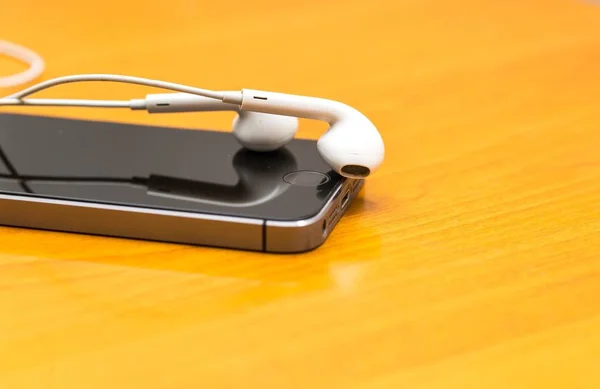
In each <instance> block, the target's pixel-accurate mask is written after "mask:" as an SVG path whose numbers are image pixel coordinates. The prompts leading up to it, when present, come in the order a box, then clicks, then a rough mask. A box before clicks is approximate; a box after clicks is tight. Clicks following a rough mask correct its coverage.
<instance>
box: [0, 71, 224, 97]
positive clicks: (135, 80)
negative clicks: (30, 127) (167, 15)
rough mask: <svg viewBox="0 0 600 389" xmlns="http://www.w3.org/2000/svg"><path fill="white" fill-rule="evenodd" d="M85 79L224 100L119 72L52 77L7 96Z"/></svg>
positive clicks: (210, 93) (203, 91)
mask: <svg viewBox="0 0 600 389" xmlns="http://www.w3.org/2000/svg"><path fill="white" fill-rule="evenodd" d="M84 81H110V82H121V83H126V84H137V85H144V86H150V87H155V88H162V89H170V90H173V91H177V92H183V93H189V94H193V95H199V96H204V97H209V98H213V99H218V100H223V97H224V94H223V93H222V92H215V91H211V90H208V89H200V88H195V87H192V86H187V85H182V84H176V83H173V82H166V81H159V80H152V79H149V78H142V77H132V76H123V75H118V74H76V75H72V76H64V77H57V78H53V79H50V80H48V81H44V82H41V83H39V84H37V85H33V86H31V87H29V88H26V89H24V90H22V91H20V92H17V93H13V94H12V95H10V96H7V98H8V99H19V100H20V99H22V98H24V97H27V96H29V95H31V94H33V93H36V92H39V91H42V90H44V89H48V88H51V87H53V86H57V85H62V84H69V83H73V82H84Z"/></svg>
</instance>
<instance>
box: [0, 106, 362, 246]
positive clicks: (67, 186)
mask: <svg viewBox="0 0 600 389" xmlns="http://www.w3.org/2000/svg"><path fill="white" fill-rule="evenodd" d="M362 186H363V181H362V180H353V179H347V178H345V177H342V176H340V175H339V174H337V173H336V172H335V171H332V170H331V168H330V167H329V166H328V165H327V164H326V163H325V161H324V160H323V159H322V158H321V157H320V155H319V153H318V151H317V145H316V141H314V140H307V139H294V140H293V141H292V142H290V143H289V144H288V145H286V146H285V147H284V148H282V149H279V150H277V151H273V152H252V151H249V150H247V149H245V148H243V147H241V146H240V144H239V143H238V142H237V141H236V139H235V138H234V136H233V134H231V133H228V132H220V131H210V130H196V129H186V128H168V127H159V126H146V125H136V124H126V123H115V122H100V121H88V120H76V119H69V118H59V117H46V116H33V115H22V114H12V113H10V114H0V225H4V226H12V227H23V228H34V229H43V230H54V231H63V232H71V233H84V234H92V235H103V236H112V237H121V238H131V239H143V240H152V241H164V242H173V243H181V244H192V245H203V246H216V247H223V248H230V249H242V250H252V251H263V252H274V253H297V252H304V251H309V250H312V249H315V248H317V247H319V246H320V245H321V244H323V242H325V240H326V239H327V237H328V236H329V234H330V233H331V231H332V230H333V228H334V227H335V225H336V224H337V223H338V221H339V220H340V218H341V217H342V215H343V214H344V212H345V210H346V209H347V208H348V206H349V205H350V203H351V202H352V200H353V199H354V197H355V196H356V194H357V193H358V192H359V191H360V189H361V188H362Z"/></svg>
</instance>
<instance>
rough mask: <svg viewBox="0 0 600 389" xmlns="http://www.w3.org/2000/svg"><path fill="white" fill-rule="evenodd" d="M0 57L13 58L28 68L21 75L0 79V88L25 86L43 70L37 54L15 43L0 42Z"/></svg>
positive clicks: (43, 65) (42, 64)
mask: <svg viewBox="0 0 600 389" xmlns="http://www.w3.org/2000/svg"><path fill="white" fill-rule="evenodd" d="M0 55H5V56H8V57H11V58H14V59H16V60H18V61H22V62H24V63H26V64H28V65H29V68H28V69H27V70H25V71H23V72H21V73H17V74H12V75H10V76H4V77H0V88H11V87H15V86H18V85H23V84H27V83H28V82H30V81H33V80H35V79H36V78H37V77H39V76H40V74H42V72H43V71H44V68H45V63H44V60H43V59H42V57H40V56H39V54H37V53H35V52H33V51H31V50H29V49H27V48H25V47H23V46H19V45H17V44H15V43H11V42H7V41H3V40H0Z"/></svg>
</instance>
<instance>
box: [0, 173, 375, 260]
mask: <svg viewBox="0 0 600 389" xmlns="http://www.w3.org/2000/svg"><path fill="white" fill-rule="evenodd" d="M363 185H364V182H363V180H351V179H344V180H342V181H341V182H340V184H339V185H337V186H336V189H335V190H334V193H333V194H332V196H331V197H330V199H329V200H328V201H327V203H325V205H324V206H323V208H322V209H321V210H320V211H319V213H318V214H316V215H314V216H313V217H311V218H309V219H305V220H296V221H277V220H265V219H252V218H243V217H232V216H224V215H212V214H203V213H195V212H183V211H171V210H160V209H152V208H144V207H134V206H120V205H109V204H101V203H95V202H90V201H74V200H57V199H51V198H44V197H33V196H22V195H18V194H15V195H12V194H5V193H4V194H0V225H4V226H11V227H24V228H34V229H43V230H52V231H62V232H73V233H83V234H90V235H103V236H111V237H119V238H132V239H143V240H154V241H163V242H172V243H183V244H193V245H202V246H216V247H223V248H233V249H242V250H252V251H264V252H272V253H299V252H305V251H309V250H312V249H315V248H317V247H319V246H320V245H321V244H323V242H324V241H325V239H326V238H327V237H328V236H329V234H330V233H331V231H332V230H333V228H334V227H335V225H336V224H337V223H338V221H339V220H340V218H341V217H342V215H343V214H344V212H345V211H346V209H347V208H348V206H349V205H350V203H352V201H353V200H354V198H355V196H356V194H357V193H358V192H359V191H360V189H361V188H362V186H363Z"/></svg>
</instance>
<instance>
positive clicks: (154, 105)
mask: <svg viewBox="0 0 600 389" xmlns="http://www.w3.org/2000/svg"><path fill="white" fill-rule="evenodd" d="M82 81H112V82H122V83H129V84H138V85H146V86H151V87H158V88H163V89H169V90H173V91H177V92H183V93H167V94H158V95H148V97H147V98H146V99H135V100H129V101H127V100H74V99H25V97H27V96H29V95H31V94H33V93H36V92H39V91H41V90H44V89H47V88H50V87H53V86H56V85H61V84H66V83H72V82H82ZM207 99H208V100H207ZM209 100H212V101H209ZM1 105H36V106H70V107H106V108H130V109H134V110H147V111H148V112H149V113H155V112H186V111H211V110H235V111H236V112H238V114H239V118H238V119H237V120H236V121H234V127H235V130H234V132H235V134H236V136H237V138H238V140H239V141H240V143H242V144H243V145H245V146H246V147H248V148H250V149H253V150H273V149H275V148H277V147H280V146H281V145H282V144H285V143H286V142H287V141H289V140H290V139H291V138H292V137H293V136H294V134H295V133H296V128H297V125H296V122H295V121H294V122H292V121H293V120H297V119H296V118H307V119H315V120H322V121H325V122H327V123H329V125H330V128H329V130H328V131H327V132H326V133H325V134H324V135H323V136H322V137H321V138H320V139H319V141H318V142H317V147H318V149H319V152H320V154H321V156H322V157H323V159H324V160H325V161H326V162H327V163H328V164H329V165H330V166H331V168H332V169H333V170H335V171H336V172H337V173H339V174H340V175H342V176H345V177H350V178H365V177H367V176H369V175H371V174H372V173H373V172H374V171H375V170H376V169H377V168H378V167H379V166H380V165H381V163H382V162H383V158H384V154H385V147H384V145H383V140H382V138H381V135H380V134H379V131H377V128H376V127H375V126H374V125H373V123H371V121H370V120H369V119H368V118H367V117H366V116H365V115H363V114H362V113H360V112H359V111H357V110H356V109H354V108H352V107H350V106H348V105H346V104H343V103H340V102H337V101H333V100H327V99H322V98H317V97H306V96H297V95H290V94H284V93H275V92H266V91H259V90H253V89H243V90H242V91H234V92H232V91H227V92H223V91H212V90H208V89H201V88H195V87H191V86H187V85H181V84H175V83H171V82H165V81H158V80H151V79H146V78H140V77H132V76H123V75H115V74H83V75H73V76H65V77H59V78H55V79H52V80H48V81H44V82H42V83H40V84H38V85H34V86H31V87H29V88H26V89H25V90H23V91H20V92H18V93H14V94H12V95H10V96H7V97H6V98H4V99H0V106H1ZM261 114H262V115H261ZM250 115H252V116H250ZM263 115H264V116H263ZM279 116H282V117H279ZM284 117H291V118H293V119H285V118H284ZM292 124H293V126H292ZM288 126H289V127H288Z"/></svg>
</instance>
